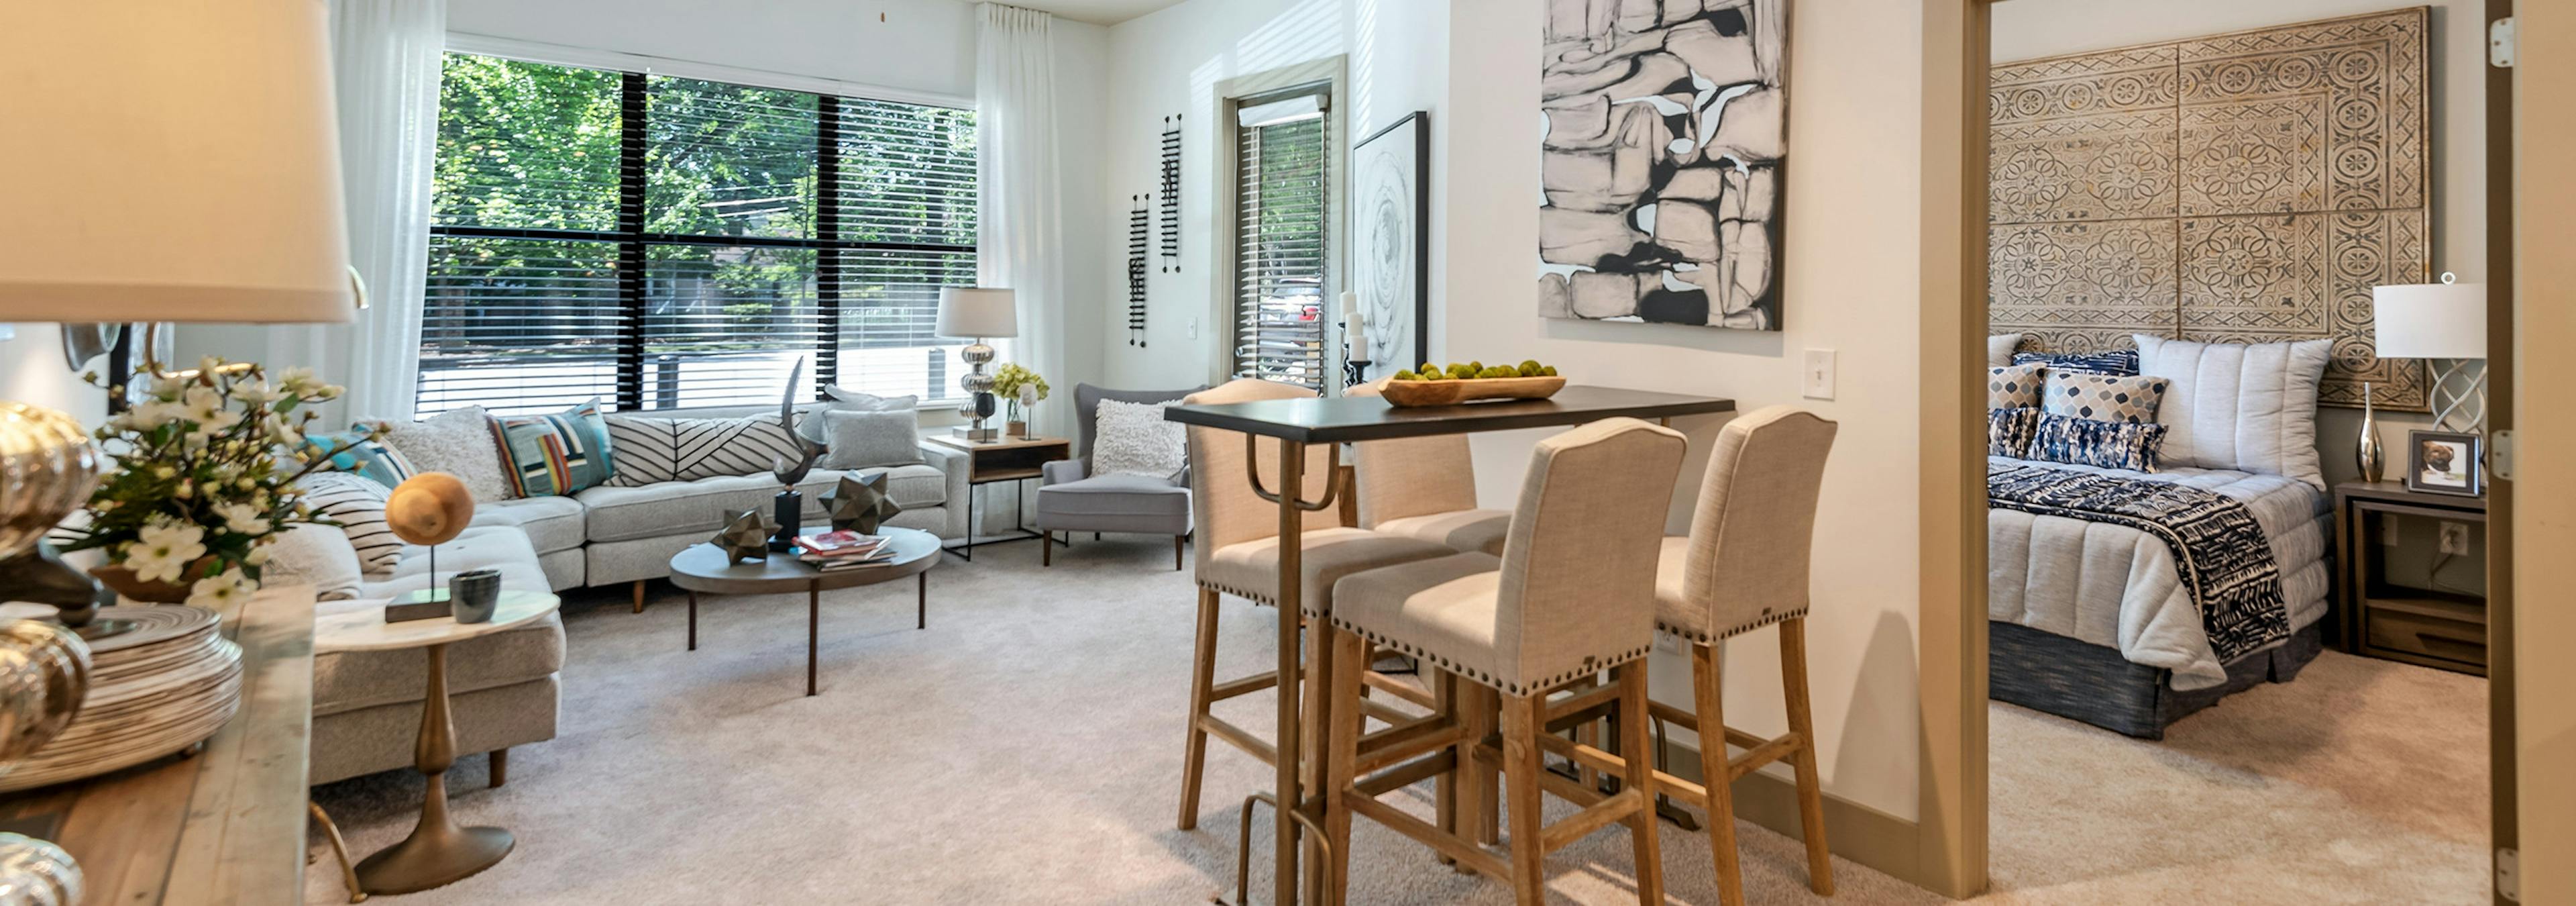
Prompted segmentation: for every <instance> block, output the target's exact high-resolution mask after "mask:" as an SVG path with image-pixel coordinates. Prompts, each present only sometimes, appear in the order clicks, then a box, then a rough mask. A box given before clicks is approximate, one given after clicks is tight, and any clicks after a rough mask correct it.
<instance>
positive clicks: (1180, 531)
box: [1030, 384, 1207, 570]
mask: <svg viewBox="0 0 2576 906" xmlns="http://www.w3.org/2000/svg"><path fill="white" fill-rule="evenodd" d="M1205 389H1207V388H1206V387H1205V386H1199V387H1192V388H1189V389H1187V390H1108V389H1104V388H1100V387H1094V386H1092V385H1090V384H1077V385H1075V386H1074V388H1073V408H1074V417H1075V419H1076V420H1077V421H1078V424H1077V426H1076V429H1077V432H1078V433H1076V434H1075V440H1074V444H1075V446H1074V451H1073V454H1074V455H1073V458H1072V459H1064V460H1057V461H1055V462H1051V463H1047V464H1046V465H1045V466H1044V467H1043V469H1042V471H1043V474H1041V475H1040V476H1039V478H1038V505H1037V509H1036V512H1035V513H1034V514H1033V515H1032V516H1031V517H1030V522H1031V523H1033V524H1035V525H1036V526H1037V529H1038V531H1039V532H1040V533H1041V534H1044V535H1045V536H1046V543H1044V544H1041V545H1039V546H1038V548H1039V549H1040V550H1041V551H1043V552H1044V553H1043V554H1041V555H1040V557H1039V559H1040V560H1041V562H1042V563H1043V565H1047V566H1053V565H1055V534H1056V533H1057V532H1064V533H1065V534H1066V535H1067V536H1068V538H1067V540H1068V541H1070V540H1071V539H1070V537H1069V536H1070V535H1071V534H1072V533H1074V532H1093V533H1099V532H1129V533H1133V534H1139V535H1170V536H1172V568H1173V569H1175V570H1177V569H1180V568H1181V554H1182V550H1183V546H1184V545H1185V544H1186V542H1187V539H1188V538H1189V535H1190V529H1191V524H1190V486H1189V477H1188V475H1187V474H1186V472H1185V473H1184V474H1183V475H1182V476H1180V477H1178V478H1158V477H1154V476H1150V475H1093V474H1091V441H1092V437H1093V434H1094V432H1095V430H1096V428H1097V425H1098V420H1099V417H1100V402H1101V401H1102V400H1117V401H1119V402H1124V403H1146V404H1152V403H1170V402H1178V401H1179V400H1180V399H1181V398H1182V397H1185V396H1188V395H1190V394H1193V393H1197V392H1199V391H1201V390H1205Z"/></svg>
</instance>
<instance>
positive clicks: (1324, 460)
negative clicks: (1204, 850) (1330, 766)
mask: <svg viewBox="0 0 2576 906" xmlns="http://www.w3.org/2000/svg"><path fill="white" fill-rule="evenodd" d="M1314 395H1315V392H1314V391H1312V390H1308V389H1306V388H1304V387H1299V386H1296V385H1293V384H1280V383H1273V382H1269V381H1259V380H1251V379H1244V380H1236V381H1231V382H1228V383H1226V384H1223V385H1221V386H1218V387H1214V388H1211V389H1208V390H1202V391H1199V392H1198V393H1194V394H1191V395H1190V396H1189V397H1187V398H1186V399H1184V400H1183V401H1182V402H1184V403H1186V404H1192V405H1201V404H1219V403H1239V402H1248V401H1252V400H1266V399H1290V398H1295V397H1311V396H1314ZM1250 440H1251V438H1250V436H1249V435H1245V434H1242V433H1239V432H1234V431H1223V430H1218V429H1214V428H1203V427H1197V426H1192V427H1191V428H1190V429H1189V453H1190V470H1189V476H1190V477H1189V480H1190V507H1191V510H1192V514H1191V515H1192V517H1193V518H1192V522H1193V523H1194V524H1195V525H1196V526H1197V531H1198V543H1197V544H1196V545H1194V547H1195V549H1196V555H1197V568H1198V586H1199V609H1198V639H1197V646H1196V650H1195V651H1194V652H1193V653H1192V655H1191V662H1190V721H1189V734H1188V743H1187V748H1186V749H1185V750H1184V754H1183V761H1182V767H1181V808H1180V823H1179V826H1180V828H1181V829H1182V830H1189V829H1191V828H1195V827H1197V826H1198V820H1199V788H1200V781H1201V779H1202V778H1203V777H1204V776H1205V774H1206V769H1207V741H1208V737H1210V736H1214V737H1216V738H1218V739H1222V740H1224V741H1226V742H1228V743H1232V744H1233V745H1234V746H1235V747H1236V748H1240V749H1242V750H1244V751H1245V752H1248V753H1251V754H1252V756H1253V757H1255V758H1259V759H1261V760H1262V762H1263V763H1265V764H1271V765H1276V764H1278V763H1279V762H1278V759H1279V757H1280V756H1279V752H1278V751H1277V747H1276V746H1275V745H1274V744H1273V743H1272V742H1270V741H1268V740H1264V739H1261V738H1260V737H1258V736H1255V735H1253V733H1252V732H1251V731H1248V730H1245V729H1243V728H1241V727H1238V726H1235V725H1234V724H1232V723H1228V722H1226V721H1225V720H1222V719H1220V718H1218V717H1216V716H1215V715H1214V714H1212V713H1211V709H1212V708H1213V706H1214V705H1215V704H1216V703H1217V702H1221V701H1225V700H1227V699H1230V698H1235V697H1237V696H1242V695H1249V694H1252V693H1255V692H1260V691H1262V690H1265V689H1270V688H1273V687H1275V686H1277V685H1278V684H1279V683H1280V682H1282V681H1283V679H1282V678H1281V677H1280V676H1278V675H1277V671H1275V670H1274V671H1271V672H1266V673H1261V674H1256V675H1253V676H1247V677H1243V678H1240V679H1233V680H1227V681H1224V682H1218V681H1217V680H1216V639H1217V616H1218V608H1217V602H1218V595H1219V594H1220V593H1222V594H1230V595H1234V596H1236V597H1240V598H1244V599H1247V600H1250V601H1251V602H1253V603H1254V604H1257V605H1263V606H1270V607H1276V606H1278V605H1279V602H1278V601H1277V600H1275V599H1276V598H1277V596H1278V593H1277V589H1278V587H1279V521H1278V510H1277V508H1276V507H1275V506H1274V505H1273V504H1272V503H1271V502H1269V501H1265V500H1263V499H1262V498H1261V497H1260V495H1259V492H1258V491H1257V490H1256V489H1255V488H1254V487H1253V486H1252V485H1251V483H1249V482H1246V481H1245V480H1244V475H1245V471H1246V469H1247V466H1249V467H1250V468H1253V469H1257V470H1259V471H1258V472H1256V473H1255V474H1262V475H1275V474H1277V473H1278V462H1279V451H1278V447H1277V446H1276V445H1274V444H1266V443H1264V444H1254V443H1249V441H1250ZM1252 457H1258V460H1257V461H1253V460H1252ZM1339 459H1340V453H1339V449H1338V448H1337V447H1334V446H1332V445H1329V444H1326V445H1319V446H1318V447H1316V448H1312V449H1310V450H1309V451H1308V462H1307V468H1306V469H1305V471H1304V475H1305V483H1306V486H1305V487H1304V488H1303V489H1281V490H1280V491H1279V493H1282V494H1286V493H1297V494H1299V499H1301V500H1315V501H1322V502H1323V503H1322V504H1320V505H1319V507H1318V509H1316V510H1314V511H1310V512H1307V513H1306V514H1305V516H1304V519H1305V521H1304V522H1303V523H1302V526H1303V529H1304V531H1303V533H1302V537H1300V538H1297V539H1294V540H1295V543H1297V544H1299V545H1300V550H1301V551H1303V554H1302V555H1301V556H1300V558H1299V570H1298V572H1299V575H1300V576H1301V577H1302V580H1301V581H1302V584H1301V585H1300V586H1299V587H1300V589H1301V592H1300V595H1299V596H1300V597H1302V598H1304V600H1302V601H1300V602H1298V608H1297V613H1296V614H1293V615H1291V614H1281V615H1280V619H1283V620H1300V621H1301V622H1302V623H1303V624H1304V625H1307V626H1309V627H1313V626H1320V625H1321V619H1322V617H1323V616H1324V615H1325V614H1326V613H1327V612H1329V610H1330V609H1331V602H1332V594H1333V583H1334V582H1335V580H1338V579H1340V578H1342V577H1343V576H1347V575H1351V574H1353V573H1358V572H1362V571H1364V570H1370V569H1376V568H1378V567H1382V566H1391V565H1394V564H1399V563H1406V562H1411V561H1415V560H1427V559H1430V558H1433V557H1441V556H1447V555H1448V554H1450V553H1453V552H1452V551H1451V550H1450V549H1449V548H1448V547H1446V546H1444V545H1440V544H1435V543H1432V542H1429V541H1422V540H1417V539H1412V538H1401V537H1396V536H1393V535H1381V534H1378V533H1376V532H1370V531H1364V530H1361V529H1356V528H1351V527H1348V526H1345V525H1342V524H1341V517H1340V514H1339V512H1338V511H1336V510H1335V509H1334V508H1333V507H1332V505H1331V502H1332V500H1333V498H1334V497H1335V496H1336V493H1337V490H1338V487H1339V482H1337V481H1336V480H1335V479H1336V472H1337V467H1338V465H1339V463H1338V460H1339ZM1321 647H1322V643H1321V640H1320V639H1316V638H1309V639H1307V641H1306V654H1305V658H1306V666H1305V667H1304V668H1303V669H1305V670H1308V671H1313V670H1315V669H1316V668H1315V664H1316V661H1317V658H1318V655H1319V653H1320V652H1319V649H1320V648H1321ZM1363 666H1365V664H1363ZM1297 680H1298V678H1297V677H1288V678H1285V679H1284V681H1285V682H1290V683H1294V682H1297ZM1379 681H1380V682H1383V683H1388V684H1392V683H1393V682H1394V681H1393V680H1390V679H1386V678H1383V677H1381V678H1379ZM1305 704H1306V714H1307V717H1306V718H1305V720H1306V721H1307V723H1306V726H1308V727H1322V726H1325V725H1326V724H1325V720H1326V718H1327V717H1328V715H1325V714H1323V713H1322V712H1321V709H1322V708H1324V707H1326V706H1325V704H1324V703H1323V702H1321V701H1320V700H1310V701H1308V702H1306V703H1305ZM1376 710H1377V711H1378V713H1379V714H1380V715H1381V716H1385V717H1400V716H1401V715H1400V713H1399V712H1395V711H1392V710H1391V709H1387V708H1384V707H1383V706H1379V707H1378V708H1377V709H1376ZM1317 735H1318V734H1316V733H1314V732H1311V731H1310V732H1308V733H1307V734H1305V737H1306V739H1307V741H1308V743H1309V748H1308V749H1307V751H1309V752H1321V751H1323V749H1322V748H1321V744H1320V743H1319V742H1316V737H1317ZM1289 757H1291V758H1295V757H1297V756H1296V755H1294V754H1292V755H1291V756H1289ZM1306 770H1308V771H1310V772H1314V773H1316V774H1320V768H1319V767H1317V766H1315V762H1314V761H1308V762H1307V768H1306ZM1309 776H1313V775H1312V774H1310V775H1309ZM1286 805H1287V807H1289V808H1296V807H1298V805H1297V804H1296V803H1288V804H1286Z"/></svg>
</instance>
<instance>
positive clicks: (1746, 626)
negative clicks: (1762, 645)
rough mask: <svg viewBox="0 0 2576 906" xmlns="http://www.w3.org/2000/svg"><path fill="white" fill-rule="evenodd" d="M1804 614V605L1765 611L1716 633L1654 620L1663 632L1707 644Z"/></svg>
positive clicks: (1805, 612) (1805, 610) (1784, 621)
mask: <svg viewBox="0 0 2576 906" xmlns="http://www.w3.org/2000/svg"><path fill="white" fill-rule="evenodd" d="M1806 615H1807V609H1806V608H1804V607H1800V608H1797V609H1795V610H1784V611H1781V612H1779V613H1766V614H1763V615H1762V618H1761V619H1759V620H1755V621H1753V622H1750V623H1743V624H1738V625H1736V626H1731V627H1728V628H1726V629H1724V630H1722V631H1719V632H1716V633H1713V634H1712V633H1706V632H1701V631H1699V630H1696V629H1684V628H1682V627H1679V626H1675V625H1672V624H1670V623H1666V622H1664V621H1662V620H1656V621H1655V628H1656V629H1659V630H1662V631H1664V632H1667V633H1670V634H1672V635H1676V636H1679V637H1681V638H1683V639H1687V640H1689V641H1693V642H1698V643H1700V644H1702V645H1706V644H1709V643H1711V642H1715V641H1717V640H1719V639H1725V638H1732V637H1735V636H1739V635H1743V634H1745V633H1748V632H1752V631H1753V630H1756V629H1760V628H1762V627H1764V626H1769V625H1771V624H1773V623H1786V622H1788V621H1790V620H1795V619H1798V618H1800V617H1803V616H1806Z"/></svg>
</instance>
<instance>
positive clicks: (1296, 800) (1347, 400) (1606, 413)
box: [1164, 386, 1735, 906]
mask: <svg viewBox="0 0 2576 906" xmlns="http://www.w3.org/2000/svg"><path fill="white" fill-rule="evenodd" d="M1732 411H1735V401H1734V400H1731V399H1725V398H1722V397H1707V396H1687V395H1683V394H1676V393H1659V392H1655V391H1649V390H1626V389H1621V388H1616V387H1586V386H1569V387H1566V388H1564V389H1562V390H1559V391H1557V393H1556V395H1555V396H1553V397H1550V398H1548V399H1544V400H1497V401H1490V402H1481V403H1461V404H1458V405H1452V406H1424V407H1418V408H1399V407H1394V406H1389V405H1387V402H1386V400H1385V399H1383V398H1381V397H1373V396H1344V397H1304V398H1298V399H1276V400H1260V401H1256V402H1248V403H1227V404H1223V405H1207V406H1180V405H1175V406H1172V407H1169V408H1167V409H1165V410H1164V418H1165V419H1167V420H1170V421H1176V422H1180V423H1183V424H1187V425H1196V426H1201V427H1207V428H1217V429H1221V430H1226V431H1240V432H1243V433H1244V434H1245V435H1246V437H1245V438H1244V443H1245V444H1246V445H1247V449H1249V447H1250V445H1252V444H1257V443H1259V440H1258V438H1262V437H1269V438H1276V439H1277V440H1278V443H1279V474H1278V475H1277V476H1276V477H1275V478H1274V479H1273V481H1272V483H1271V484H1270V486H1269V487H1268V488H1265V487H1263V484H1264V482H1263V481H1262V477H1261V474H1260V457H1258V456H1248V457H1245V461H1244V471H1245V473H1246V474H1245V476H1244V478H1245V480H1248V481H1250V482H1252V487H1253V490H1254V492H1256V493H1258V494H1260V495H1261V498H1262V499H1264V500H1269V501H1273V502H1276V503H1277V504H1279V537H1280V538H1282V539H1287V538H1297V537H1302V536H1303V525H1302V519H1301V514H1302V513H1304V512H1309V511H1317V510H1322V509H1325V508H1327V507H1330V506H1332V505H1333V502H1334V500H1333V497H1334V490H1333V483H1331V482H1328V483H1327V484H1326V488H1327V490H1326V491H1325V493H1324V498H1323V499H1322V500H1315V501H1309V500H1304V499H1301V498H1302V496H1303V494H1302V489H1303V488H1304V487H1305V472H1306V448H1307V447H1308V446H1310V445H1313V444H1341V443H1351V442H1358V441H1371V440H1396V439H1401V438H1407V437H1432V436H1437V435H1445V434H1470V433H1475V432H1479V431H1508V430H1513V429H1519V428H1550V427H1562V426H1567V425H1579V424H1583V423H1586V422H1592V421H1598V420H1601V419H1605V418H1617V417H1622V416H1625V417H1628V418H1641V419H1649V420H1653V421H1658V422H1669V421H1670V420H1671V419H1672V418H1674V417H1676V416H1684V415H1709V414H1714V413H1721V412H1732ZM1339 459H1340V452H1339V448H1335V452H1334V460H1333V461H1334V462H1336V463H1338V462H1339ZM1208 480H1210V481H1217V480H1223V479H1222V476H1215V475H1211V476H1208ZM1271 488H1275V489H1277V492H1276V493H1273V491H1272V490H1271ZM1302 553H1303V552H1302V550H1301V549H1300V548H1299V546H1298V545H1294V544H1285V543H1283V544H1281V545H1279V597H1278V600H1279V601H1280V602H1281V604H1280V608H1279V609H1280V611H1281V613H1280V617H1279V672H1278V674H1277V675H1278V676H1281V677H1293V676H1296V675H1297V670H1298V657H1299V654H1300V646H1299V644H1298V635H1299V634H1298V623H1299V620H1298V618H1297V616H1296V615H1295V614H1296V612H1297V602H1298V601H1300V600H1302V598H1300V597H1299V594H1300V590H1299V588H1298V584H1299V573H1300V569H1299V567H1300V565H1301V564H1300V563H1299V560H1300V559H1301V554H1302ZM1306 653H1307V655H1308V657H1309V659H1310V660H1311V661H1312V663H1310V664H1308V665H1306V672H1305V688H1304V689H1302V690H1301V689H1299V688H1298V685H1297V684H1295V683H1289V682H1282V683H1279V684H1278V686H1277V689H1278V690H1279V738H1278V740H1277V748H1276V749H1274V751H1276V752H1278V753H1280V754H1279V757H1278V758H1277V759H1276V760H1277V762H1278V764H1277V768H1278V771H1279V774H1278V784H1279V785H1278V802H1279V803H1280V804H1281V807H1280V808H1279V809H1277V820H1278V823H1277V824H1276V825H1275V827H1276V830H1275V831H1274V833H1273V835H1272V840H1273V842H1274V843H1275V845H1276V847H1277V848H1276V850H1275V851H1274V857H1273V860H1272V862H1271V863H1270V864H1271V865H1272V871H1271V873H1272V881H1273V882H1274V883H1273V888H1272V889H1273V891H1274V893H1273V895H1272V898H1271V901H1270V902H1271V903H1273V904H1277V906H1286V904H1290V903H1301V902H1304V901H1302V900H1300V899H1299V898H1298V880H1299V876H1300V874H1301V872H1299V871H1297V870H1296V866H1297V865H1298V854H1299V852H1300V848H1299V847H1298V845H1297V843H1298V839H1299V837H1298V828H1299V826H1300V825H1301V824H1303V825H1307V826H1312V827H1322V826H1324V825H1323V819H1324V806H1325V802H1326V801H1327V799H1328V797H1327V796H1324V795H1321V794H1320V793H1319V794H1318V795H1314V796H1311V797H1310V796H1308V795H1306V791H1305V785H1306V778H1305V776H1304V770H1303V769H1304V768H1305V767H1307V766H1312V765H1317V764H1320V763H1321V762H1322V759H1321V758H1320V757H1318V754H1317V753H1318V752H1320V749H1319V748H1318V746H1317V745H1316V744H1317V743H1319V742H1320V741H1321V738H1322V734H1321V733H1317V734H1314V736H1313V738H1306V737H1304V735H1303V734H1301V732H1300V730H1301V726H1300V723H1301V718H1304V717H1305V715H1304V714H1303V712H1302V711H1301V710H1300V708H1299V704H1300V701H1299V699H1300V698H1301V697H1306V698H1310V699H1311V700H1312V703H1313V706H1314V708H1315V712H1316V713H1315V714H1314V715H1313V716H1312V717H1311V720H1313V721H1314V722H1315V725H1316V726H1318V727H1330V726H1332V722H1331V715H1330V714H1329V713H1327V708H1328V707H1329V704H1330V703H1329V701H1328V700H1327V698H1326V696H1325V695H1324V694H1323V691H1324V684H1325V683H1326V682H1327V681H1328V680H1327V678H1328V677H1329V676H1330V675H1331V673H1332V663H1331V658H1332V651H1331V646H1329V645H1321V644H1317V645H1312V646H1306ZM1301 743H1302V744H1301ZM1291 753H1294V754H1291ZM1290 804H1293V805H1294V807H1293V808H1292V807H1290ZM1310 892H1311V891H1310ZM1235 906H1250V904H1245V903H1238V904H1235Z"/></svg>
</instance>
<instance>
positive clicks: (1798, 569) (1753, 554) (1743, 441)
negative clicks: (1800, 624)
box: [1656, 406, 1836, 641]
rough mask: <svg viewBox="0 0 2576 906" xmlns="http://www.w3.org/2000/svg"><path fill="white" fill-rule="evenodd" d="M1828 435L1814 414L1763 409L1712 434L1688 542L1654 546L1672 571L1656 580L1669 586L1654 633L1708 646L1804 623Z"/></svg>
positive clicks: (1828, 425) (1830, 427) (1826, 424)
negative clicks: (1663, 548)
mask: <svg viewBox="0 0 2576 906" xmlns="http://www.w3.org/2000/svg"><path fill="white" fill-rule="evenodd" d="M1835 428H1836V426H1835V425H1834V423H1833V422H1831V421H1827V420H1825V419H1823V418H1820V417H1817V416H1816V415H1815V414H1814V413H1811V412H1807V411H1805V410H1802V409H1798V408H1796V407H1792V406H1769V407H1765V408H1762V409H1756V410H1754V411H1752V412H1748V413H1745V414H1744V415H1742V416H1739V417H1737V418H1736V419H1735V420H1733V421H1730V422H1727V423H1726V427H1724V428H1722V429H1719V431H1718V433H1717V447H1716V449H1715V450H1713V451H1712V452H1711V453H1710V454H1709V458H1708V473H1707V477H1706V478H1705V479H1704V480H1703V481H1702V482H1701V484H1700V492H1699V505H1698V507H1697V508H1696V510H1695V511H1694V512H1693V513H1692V515H1691V529H1690V537H1688V538H1671V539H1666V540H1665V541H1664V544H1665V545H1667V547H1668V552H1667V554H1666V561H1665V563H1666V566H1667V569H1668V570H1669V568H1670V567H1671V566H1675V565H1677V566H1679V567H1680V569H1679V570H1678V571H1677V572H1667V574H1666V575H1665V576H1664V578H1663V581H1664V582H1666V583H1671V582H1673V581H1675V580H1679V586H1678V587H1677V588H1675V587H1667V588H1665V589H1663V594H1661V595H1659V596H1658V597H1660V598H1661V599H1662V603H1661V605H1660V606H1659V608H1658V612H1657V614H1656V622H1657V624H1658V625H1660V626H1662V627H1663V629H1665V630H1666V631H1668V632H1671V633H1673V634H1675V635H1679V636H1681V637H1683V638H1687V639H1691V640H1693V641H1708V640H1710V639H1717V638H1724V637H1726V636H1730V635H1735V634H1737V633H1741V632H1745V631H1748V630H1753V629H1758V628H1761V627H1763V626H1767V625H1770V624H1772V623H1777V622H1780V621H1781V620H1786V619H1790V618H1792V617H1802V616H1806V615H1807V577H1808V560H1809V555H1810V554H1811V553H1812V552H1813V550H1814V547H1815V538H1816V498H1817V496H1818V494H1820V493H1821V492H1822V490H1823V488H1824V479H1825V457H1826V454H1828V453H1831V452H1832V451H1833V447H1834V433H1835ZM1676 553H1677V554H1679V555H1680V556H1679V557H1678V558H1676V557H1674V556H1673V554H1676ZM1676 559H1678V561H1679V562H1678V563H1674V562H1673V561H1674V560H1676Z"/></svg>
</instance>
